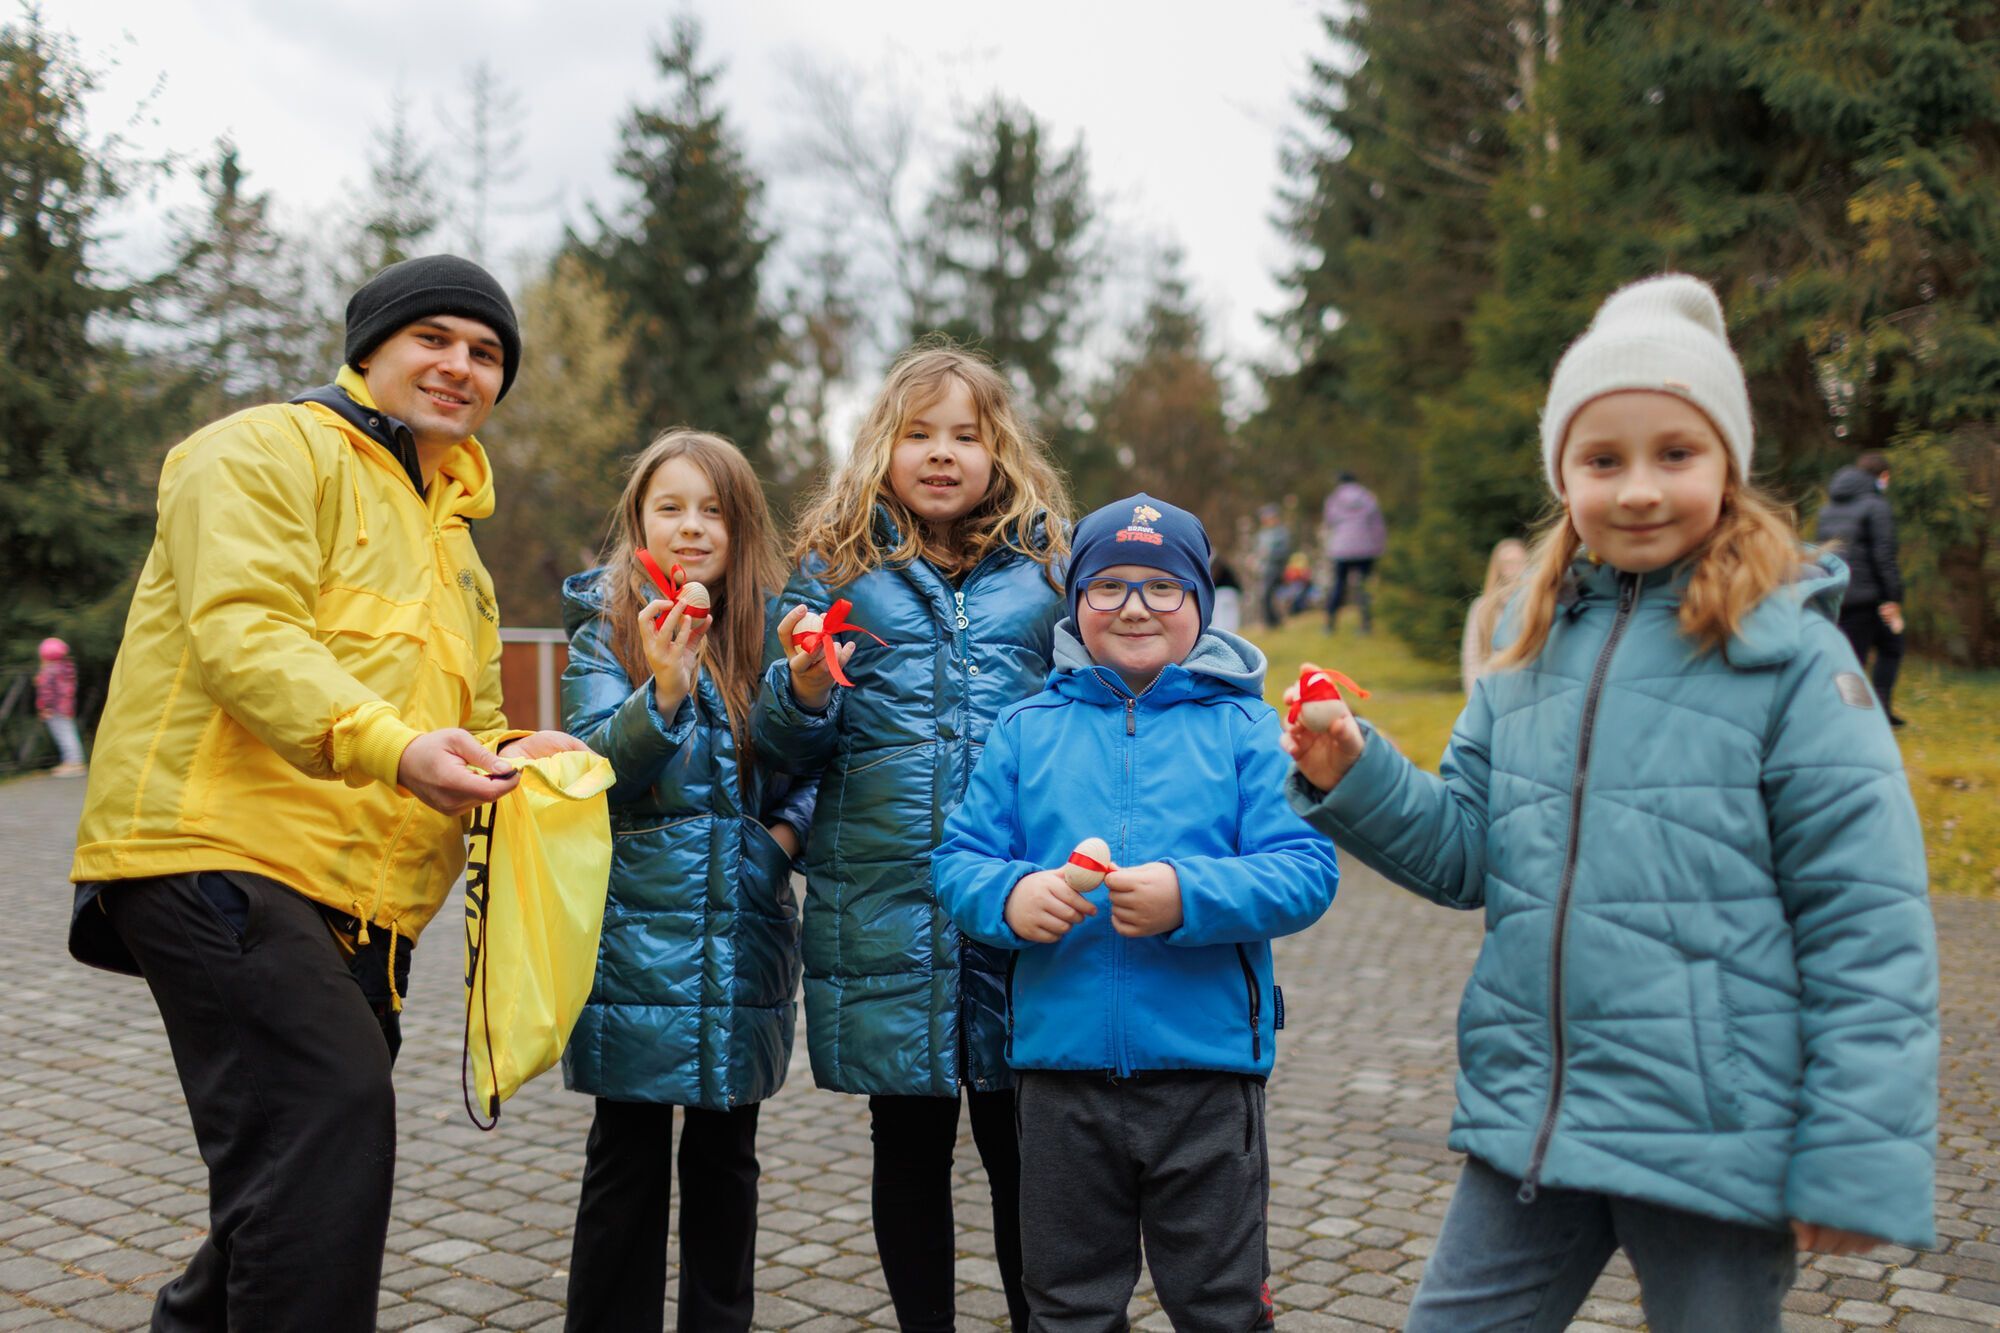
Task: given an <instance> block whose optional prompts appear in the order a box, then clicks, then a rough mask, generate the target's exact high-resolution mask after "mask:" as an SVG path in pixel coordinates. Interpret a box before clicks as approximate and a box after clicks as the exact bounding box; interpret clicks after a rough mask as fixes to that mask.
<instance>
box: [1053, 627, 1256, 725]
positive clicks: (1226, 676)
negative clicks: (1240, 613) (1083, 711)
mask: <svg viewBox="0 0 2000 1333" xmlns="http://www.w3.org/2000/svg"><path fill="white" fill-rule="evenodd" d="M1264 670H1265V660H1264V654H1263V652H1262V651H1261V650H1260V649H1259V648H1258V647H1257V645H1256V644H1254V643H1251V642H1250V641H1249V640H1248V639H1244V638H1239V637H1238V636H1236V635H1234V634H1231V633H1229V632H1228V631H1226V630H1219V629H1209V630H1207V631H1205V632H1204V633H1203V634H1202V636H1201V638H1199V639H1197V640H1196V641H1195V645H1194V651H1192V652H1190V653H1189V654H1188V655H1187V660H1186V661H1183V662H1176V663H1174V664H1172V665H1170V666H1168V667H1167V669H1166V670H1164V671H1162V672H1161V673H1160V674H1159V677H1158V679H1156V680H1154V682H1153V683H1152V684H1151V685H1150V686H1148V687H1147V688H1146V689H1145V690H1144V691H1143V692H1142V693H1140V694H1139V695H1137V696H1134V695H1133V693H1132V691H1131V689H1130V688H1128V687H1127V686H1126V684H1125V681H1124V679H1123V678H1122V677H1121V676H1119V674H1118V673H1117V672H1115V671H1113V670H1111V668H1109V667H1101V666H1099V665H1097V663H1096V662H1094V661H1092V660H1091V656H1090V653H1089V652H1088V650H1086V649H1085V648H1084V646H1083V640H1082V639H1081V638H1079V637H1078V635H1077V629H1076V621H1075V620H1073V619H1068V618H1065V619H1064V620H1061V621H1059V622H1058V623H1057V624H1056V630H1055V667H1054V669H1053V670H1051V671H1050V672H1049V681H1048V687H1049V688H1050V689H1052V690H1054V691H1056V692H1057V693H1058V694H1061V695H1063V696H1064V697H1065V698H1070V699H1076V700H1079V701H1083V702H1091V703H1111V704H1120V705H1122V704H1123V703H1124V702H1125V701H1126V700H1127V699H1132V698H1135V697H1136V698H1137V699H1138V701H1139V702H1140V703H1141V704H1143V705H1153V704H1162V705H1164V704H1171V703H1178V702H1180V701H1182V700H1185V699H1201V698H1218V697H1222V696H1225V695H1232V694H1247V695H1249V696H1250V697H1251V698H1253V699H1262V698H1263V697H1264Z"/></svg>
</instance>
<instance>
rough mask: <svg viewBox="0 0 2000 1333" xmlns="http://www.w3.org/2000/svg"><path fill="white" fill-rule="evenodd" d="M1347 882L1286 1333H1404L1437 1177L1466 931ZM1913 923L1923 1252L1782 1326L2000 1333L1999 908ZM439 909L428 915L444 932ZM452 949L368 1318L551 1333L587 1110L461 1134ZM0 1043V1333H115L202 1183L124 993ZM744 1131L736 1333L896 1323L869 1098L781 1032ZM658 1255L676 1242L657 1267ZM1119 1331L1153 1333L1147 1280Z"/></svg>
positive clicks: (1293, 1080) (1615, 1272)
mask: <svg viewBox="0 0 2000 1333" xmlns="http://www.w3.org/2000/svg"><path fill="white" fill-rule="evenodd" d="M81 796H82V788H81V786H80V785H79V784H75V783H58V782H55V781H53V780H49V779H40V778H28V779H22V780H19V781H15V782H10V783H7V784H4V785H0V845H5V846H6V847H7V848H8V857H7V859H6V861H5V863H4V865H0V910H4V911H5V913H6V914H7V919H8V920H9V922H10V924H11V925H12V926H13V928H14V929H15V930H16V932H17V933H18V934H19V935H20V936H21V937H22V938H33V939H60V938H61V935H62V931H63V930H64V929H65V928H66V925H67V917H68V911H69V897H68V895H67V894H64V893H61V892H59V891H57V892H51V890H50V885H52V884H57V883H59V882H60V881H61V880H62V878H63V876H64V872H65V870H66V869H67V866H68V862H69V857H70V841H69V840H70V836H71V834H72V832H73V830H74V828H75V823H76V815H77V810H78V807H79V805H80V801H81ZM1343 873H1344V875H1345V881H1344V883H1343V884H1342V886H1341V895H1340V899H1339V901H1338V902H1337V904H1336V905H1335V908H1334V911H1333V914H1332V915H1331V916H1330V917H1329V918H1328V920H1327V922H1326V924H1325V925H1323V926H1321V927H1319V928H1317V929H1315V930H1312V931H1308V932H1306V933H1305V934H1303V935H1298V936H1293V937H1291V938H1288V939H1285V940H1281V941H1279V942H1278V944H1277V946H1276V950H1277V958H1278V971H1279V975H1280V977H1281V978H1282V979H1283V980H1284V983H1285V990H1286V1000H1287V1001H1288V1004H1287V1009H1288V1011H1290V1012H1288V1015H1287V1017H1288V1019H1289V1020H1290V1021H1289V1022H1288V1024H1287V1029H1286V1031H1285V1033H1284V1034H1283V1037H1282V1039H1281V1043H1280V1056H1279V1061H1278V1069H1277V1072H1276V1074H1275V1075H1274V1077H1273V1078H1272V1080H1271V1084H1270V1090H1269V1096H1268V1105H1269V1108H1270V1122H1269V1126H1268V1131H1269V1141H1270V1149H1271V1175H1272V1182H1273V1188H1272V1195H1271V1232H1270V1236H1271V1259H1272V1269H1273V1271H1272V1276H1271V1286H1272V1291H1273V1293H1274V1295H1275V1297H1276V1299H1277V1300H1278V1303H1279V1305H1280V1307H1281V1320H1280V1327H1281V1328H1283V1329H1285V1330H1287V1333H1331V1331H1333V1330H1339V1331H1341V1333H1351V1331H1352V1330H1359V1329H1398V1328H1400V1327H1401V1326H1402V1322H1403V1318H1404V1316H1405V1314H1406V1313H1407V1309H1408V1302H1409V1299H1410V1297H1411V1296H1412V1295H1413V1294H1414V1292H1415V1289H1416V1286H1415V1284H1416V1282H1417V1280H1418V1279H1419V1277H1420V1276H1421V1273H1422V1267H1423V1261H1424V1260H1425V1259H1426V1258H1427V1257H1428V1256H1429V1255H1430V1254H1431V1253H1432V1252H1433V1251H1434V1250H1435V1247H1436V1240H1435V1237H1436V1233H1437V1231H1438V1229H1439V1226H1440V1225H1441V1222H1442V1219H1443V1216H1444V1210H1445V1208H1446V1206H1447V1205H1448V1203H1449V1200H1450V1195H1451V1190H1452V1188H1453V1186H1454V1184H1455V1183H1456V1181H1457V1178H1458V1174H1459V1170H1460V1165H1461V1164H1460V1161H1459V1159H1458V1158H1457V1157H1455V1156H1454V1155H1453V1154H1452V1153H1451V1151H1450V1150H1449V1148H1448V1146H1447V1145H1446V1143H1445V1132H1446V1128H1447V1126H1448V1123H1449V1120H1450V1115H1451V1105H1452V1076H1453V1073H1454V1043H1453V1037H1452V1033H1453V1029H1454V1021H1453V1020H1454V1012H1455V1010H1456V1007H1457V1003H1458V998H1459V995H1460V992H1461V991H1462V989H1463V986H1464V982H1465V977H1466V973H1467V971H1468V970H1469V968H1470V966H1471V962H1472V958H1473V956H1474V954H1475V952H1476V951H1477V949H1478V946H1479V942H1480V937H1481V923H1480V921H1479V920H1478V918H1477V917H1476V916H1471V915H1466V914H1460V913H1453V912H1445V911H1439V910H1437V909H1435V908H1431V907H1428V906H1427V905H1425V904H1423V903H1421V902H1418V901H1417V900H1416V899H1414V898H1413V897H1411V896H1410V895H1408V894H1405V893H1402V892H1400V891H1398V890H1394V889H1391V888H1389V887H1388V886H1386V885H1384V884H1383V883H1381V881H1379V880H1378V879H1376V878H1375V877H1374V876H1373V875H1372V874H1371V873H1370V872H1368V871H1367V870H1366V869H1364V868H1362V867H1360V866H1358V865H1357V864H1355V863H1353V862H1351V861H1350V862H1349V863H1348V864H1347V865H1346V866H1344V867H1343ZM1933 910H1934V911H1935V913H1936V915H1937V918H1938V926H1939V929H1938V938H1939V947H1940V954H1941V961H1942V978H1943V989H1944V1001H1945V1003H1944V1037H1945V1043H1946V1044H1945V1052H1946V1059H1945V1062H1944V1066H1943V1069H1942V1071H1941V1074H1942V1077H1941V1092H1942V1104H1941V1107H1940V1144H1941V1148H1940V1156H1939V1175H1938V1185H1939V1202H1938V1211H1939V1220H1940V1225H1939V1244H1938V1247H1937V1248H1936V1249H1935V1250H1933V1251H1930V1252H1915V1251H1912V1250H1909V1249H1908V1248H1906V1247H1898V1246H1888V1247H1883V1248H1882V1249H1879V1250H1876V1251H1874V1252H1872V1253H1870V1254H1868V1255H1862V1256H1848V1257H1840V1258H1836V1257H1831V1256H1809V1258H1808V1262H1807V1264H1806V1265H1805V1266H1804V1267H1802V1268H1801V1270H1800V1273H1799V1277H1798V1281H1797V1283H1796V1284H1795V1287H1794V1289H1793V1291H1792V1293H1791V1294H1790V1296H1789V1297H1788V1299H1787V1305H1788V1309H1787V1312H1786V1314H1785V1323H1784V1327H1785V1329H1786V1331H1787V1333H1840V1331H1842V1330H1853V1329H1859V1328H1867V1329H1877V1328H1887V1329H1894V1330H1898V1333H1971V1331H1972V1330H1975V1329H1976V1330H1983V1331H1985V1333H1990V1331H1991V1330H1992V1329H1994V1328H1996V1327H2000V1299H1996V1298H2000V967H1996V966H1995V963H1996V961H2000V903H1996V902H1973V901H1966V900H1956V899H1938V900H1936V901H1935V902H1934V903H1933ZM461 911H462V906H461V904H459V903H458V902H456V901H454V902H453V903H452V904H449V905H448V906H447V907H446V908H445V910H444V912H443V914H442V915H441V917H440V920H441V921H449V920H452V919H453V918H454V917H455V916H456V915H457V914H458V913H459V912H461ZM461 955H462V945H460V944H459V942H458V940H457V938H456V937H455V936H453V935H452V934H451V932H450V931H449V930H434V931H432V932H431V933H430V934H429V935H428V936H427V937H426V939H425V942H424V945H423V947H421V948H419V949H418V950H417V953H416V969H415V976H414V978H413V982H412V986H411V993H410V1005H409V1008H408V1009H407V1010H406V1011H405V1014H404V1035H405V1042H404V1049H403V1054H402V1057H401V1059H400V1060H399V1062H398V1065H397V1071H396V1083H397V1103H398V1117H399V1121H400V1126H399V1129H400V1137H399V1141H398V1166H397V1193H396V1201H395V1211H394V1215H393V1219H392V1231H391V1236H390V1248H391V1252H390V1254H389V1255H388V1256H387V1258H386V1259H385V1262H384V1266H383V1269H384V1272H383V1300H382V1308H381V1315H380V1319H379V1326H380V1327H381V1328H383V1329H386V1330H392V1331H393V1333H407V1331H408V1330H411V1329H427V1330H433V1331H435V1333H446V1331H448V1330H457V1329H470V1328H479V1327H490V1328H507V1329H531V1330H547V1333H555V1330H559V1329H560V1328H561V1325H562V1310H563V1302H564V1301H565V1299H566V1297H567V1293H568V1284H569V1274H568V1268H569V1257H570V1254H569V1252H570V1238H571V1228H572V1227H573V1225H574V1223H575V1217H576V1199H577V1188H578V1183H577V1182H578V1178H579V1176H580V1175H581V1172H582V1168H583V1145H584V1140H585V1137H586V1136H587V1135H588V1133H589V1129H590V1119H591V1113H592V1109H593V1106H592V1102H591V1100H590V1099H589V1098H587V1097H580V1096H576V1095H573V1094H570V1093H568V1092H566V1091H564V1089H563V1088H562V1082H561V1079H560V1078H559V1077H557V1076H555V1075H553V1074H552V1075H548V1076H545V1077H543V1078H541V1079H538V1080H536V1081H535V1082H534V1083H531V1084H529V1085H528V1086H527V1087H526V1088H524V1089H522V1091H521V1092H520V1093H519V1094H518V1095H517V1096H516V1097H515V1098H513V1099H512V1100H511V1101H510V1102H509V1103H508V1105H507V1113H506V1116H505V1118H504V1119H503V1121H502V1123H501V1125H500V1127H499V1128H498V1129H497V1130H495V1131H494V1132H493V1133H491V1134H481V1133H479V1132H478V1131H476V1130H474V1129H473V1128H472V1127H471V1126H470V1125H469V1124H468V1123H467V1122H466V1120H465V1115H464V1109H463V1107H462V1106H461V1104H460V1098H459V1088H458V1057H459V1042H460V1038H461V1035H462V1034H461V1026H462V1022H463V1013H462V1011H461V1010H459V1009H458V1000H459V998H460V996H461V995H462V994H463V992H462V989H461V981H460V974H459V968H460V966H461V964H462V961H463V960H462V956H461ZM50 1033H56V1034H59V1038H58V1039H55V1040H50V1039H48V1037H49V1034H50ZM0 1050H7V1051H9V1052H10V1053H11V1054H12V1056H13V1058H12V1059H11V1060H7V1061H0V1293H16V1294H18V1293H26V1292H41V1291H48V1292H52V1293H54V1294H56V1295H57V1296H60V1297H61V1298H62V1299H64V1300H65V1301H67V1302H68V1304H67V1305H66V1306H65V1307H64V1308H63V1309H62V1310H60V1311H52V1310H45V1309H40V1308H35V1307H33V1306H31V1305H23V1304H22V1303H21V1302H20V1300H19V1299H18V1298H17V1296H15V1295H0V1330H6V1329H11V1328H16V1327H41V1326H51V1327H69V1328H81V1327H84V1326H85V1321H88V1322H89V1323H91V1324H96V1325H99V1326H105V1327H134V1326H141V1327H142V1326H143V1325H144V1324H145V1322H146V1318H147V1313H146V1312H147V1311H148V1309H149V1308H150V1298H151V1293H152V1292H153V1291H155V1290H157V1288H158V1287H159V1286H160V1285H163V1284H164V1283H165V1282H166V1281H167V1280H168V1279H169V1278H171V1277H172V1276H173V1275H174V1274H175V1273H176V1272H178V1270H179V1268H180V1266H181V1265H183V1264H184V1263H185V1262H186V1259H187V1256H188V1255H189V1254H191V1253H193V1251H194V1250H195V1248H196V1247H197V1246H198V1245H199V1244H200V1241H201V1235H202V1228H203V1227H204V1226H205V1225H206V1223H207V1199H206V1194H205V1190H206V1168H205V1167H204V1166H203V1164H202V1162H201V1160H200V1158H199V1156H198V1155H197V1154H196V1153H195V1151H194V1138H193V1134H192V1132H191V1131H190V1129H189V1127H188V1122H187V1112H186V1108H185V1104H184V1102H183V1101H182V1099H181V1091H180V1085H179V1081H178V1079H177V1078H176V1077H175V1075H174V1070H173V1064H172V1061H171V1058H170V1056H169V1053H168V1051H167V1046H166V1042H165V1039H164V1037H163V1035H162V1034H161V1031H160V1025H159V1018H158V1015H157V1013H156V1012H155V1010H154V1009H153V1005H152V1001H151V998H150V996H149V995H148V993H147V991H146V988H145V986H144V985H143V984H141V983H138V982H136V981H134V980H132V979H131V978H124V977H117V976H113V975H111V974H108V973H102V972H94V971H90V970H88V969H85V968H80V967H78V966H76V965H75V964H73V963H71V962H70V961H69V960H68V959H67V958H65V957H64V956H63V955H62V953H61V951H60V950H38V949H18V950H10V951H0ZM761 1137H762V1139H763V1144H762V1149H761V1156H762V1159H763V1167H764V1175H763V1181H762V1190H763V1203H764V1207H763V1210H762V1214H761V1216H760V1218H759V1228H760V1237H759V1243H758V1251H757V1268H756V1273H755V1280H756V1285H757V1314H756V1327H757V1328H759V1329H767V1330H778V1329H789V1330H797V1331H799V1333H837V1331H838V1333H846V1331H848V1330H862V1329H870V1328H885V1329H886V1328H893V1327H894V1326H895V1319H894V1313H893V1311H892V1310H891V1309H890V1307H889V1302H888V1297H887V1294H886V1286H885V1285H884V1283H883V1280H882V1276H881V1269H880V1263H879V1260H878V1258H877V1256H876V1253H875V1245H874V1236H873V1233H872V1230H871V1227H870V1221H869V1208H868V1198H869V1173H870V1157H871V1151H872V1149H871V1145H870V1141H869V1129H868V1113H867V1103H866V1099H865V1098H860V1097H849V1096H842V1095H839V1094H834V1093H826V1092H820V1091H818V1090H816V1089H814V1088H813V1087H812V1080H811V1075H810V1071H809V1070H808V1068H807V1065H806V1060H805V1048H804V1042H803V1040H801V1041H800V1042H799V1043H798V1046H797V1048H796V1052H795V1060H794V1065H793V1069H792V1073H791V1078H790V1081H789V1082H788V1084H787V1085H786V1087H785V1089H784V1090H783V1091H782V1092H781V1093H780V1094H779V1095H778V1097H776V1098H775V1099H774V1100H773V1101H772V1102H771V1103H769V1104H768V1105H767V1106H766V1108H765V1110H764V1112H763V1115H762V1119H761ZM953 1191H954V1200H955V1204H956V1208H957V1215H958V1220H959V1235H958V1237H957V1242H956V1249H957V1252H958V1260H957V1273H958V1276H959V1278H960V1290H959V1295H958V1302H959V1311H960V1316H959V1327H960V1328H961V1329H966V1330H972V1329H981V1330H985V1329H998V1328H1004V1327H1005V1326H1006V1306H1005V1300H1004V1297H1003V1295H1002V1293H1001V1292H1000V1290H999V1289H998V1270H997V1268H996V1267H995V1265H994V1259H993V1236H992V1229H991V1210H990V1204H989V1201H988V1199H987V1197H986V1185H985V1180H984V1177H983V1175H982V1173H981V1171H980V1168H979V1159H978V1154H977V1152H976V1151H975V1149H974V1147H973V1145H972V1142H971V1134H970V1127H969V1125H962V1126H961V1134H960V1143H959V1151H958V1156H957V1167H956V1173H955V1176H954V1181H953ZM676 1234H677V1233H676ZM678 1253H679V1249H678V1241H677V1240H676V1242H675V1243H674V1244H673V1245H671V1246H670V1248H669V1255H670V1260H671V1261H672V1262H677V1257H678ZM146 1270H152V1271H146ZM114 1283H115V1285H114ZM671 1294H672V1288H671V1286H670V1287H669V1296H671ZM667 1309H668V1320H669V1324H671V1322H672V1317H673V1306H672V1302H671V1300H669V1302H668V1307H667ZM1885 1312H1886V1313H1885ZM70 1315H75V1316H77V1317H76V1318H73V1319H72V1318H67V1316H70ZM1131 1317H1132V1321H1133V1326H1134V1327H1135V1328H1139V1329H1147V1330H1151V1329H1161V1328H1166V1327H1167V1321H1166V1319H1165V1315H1164V1313H1163V1312H1162V1311H1161V1310H1160V1309H1159V1306H1158V1302H1157V1301H1156V1300H1155V1299H1154V1298H1153V1295H1152V1288H1151V1284H1150V1282H1148V1281H1142V1282H1141V1284H1140V1287H1139V1290H1138V1291H1137V1292H1136V1293H1135V1295H1134V1299H1133V1302H1132V1307H1131ZM1642 1325H1643V1317H1642V1315H1641V1313H1640V1310H1639V1304H1638V1284H1637V1282H1636V1281H1635V1280H1634V1279H1633V1277H1632V1272H1631V1267H1630V1265H1629V1263H1627V1262H1626V1260H1625V1259H1624V1257H1623V1256H1622V1255H1620V1256H1617V1257H1614V1259H1613V1260H1612V1261H1611V1263H1610V1264H1608V1265H1607V1267H1606V1271H1605V1275H1604V1276H1603V1277H1602V1278H1600V1279H1599V1281H1598V1283H1597V1285H1596V1286H1595V1287H1594V1288H1593V1290H1592V1292H1591V1295H1590V1298H1589V1300H1588V1301H1587V1303H1586V1304H1585V1306H1584V1307H1583V1309H1582V1311H1581V1312H1580V1313H1579V1318H1578V1320H1577V1322H1575V1323H1573V1324H1572V1326H1571V1333H1609V1331H1610V1330H1622V1329H1632V1328H1637V1327H1641V1326H1642Z"/></svg>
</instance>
